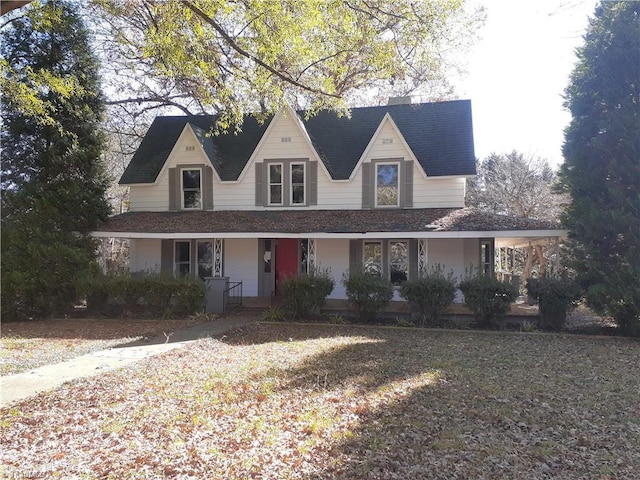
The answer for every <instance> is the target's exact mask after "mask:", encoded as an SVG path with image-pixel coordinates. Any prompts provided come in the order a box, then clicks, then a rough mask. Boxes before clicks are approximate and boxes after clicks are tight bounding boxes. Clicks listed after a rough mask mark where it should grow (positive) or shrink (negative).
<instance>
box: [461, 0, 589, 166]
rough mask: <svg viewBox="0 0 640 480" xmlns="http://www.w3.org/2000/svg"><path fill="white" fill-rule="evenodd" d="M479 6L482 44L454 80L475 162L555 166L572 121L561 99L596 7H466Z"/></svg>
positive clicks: (537, 0)
mask: <svg viewBox="0 0 640 480" xmlns="http://www.w3.org/2000/svg"><path fill="white" fill-rule="evenodd" d="M471 4H472V5H475V4H481V5H484V6H485V9H486V14H487V20H486V24H485V26H484V28H483V29H482V30H481V32H480V35H481V39H480V41H479V42H477V43H476V44H475V45H474V46H473V47H472V49H471V51H470V53H469V57H468V61H467V75H466V76H465V77H464V78H460V79H457V81H456V80H454V82H453V83H454V85H455V87H456V93H457V95H458V97H459V98H469V99H471V107H472V111H473V123H474V141H475V151H476V157H477V158H480V159H483V158H486V157H487V156H488V155H489V154H490V153H509V152H511V151H512V150H517V151H519V152H522V153H524V154H526V155H528V156H533V157H541V158H543V159H546V160H548V161H549V163H550V164H551V165H552V166H553V167H557V166H558V165H560V164H561V163H562V151H561V149H562V143H563V131H564V128H565V127H566V126H567V125H568V123H569V121H570V120H571V116H570V114H569V112H567V111H566V110H565V109H564V107H563V98H562V96H563V92H564V89H565V88H566V87H567V85H568V83H569V76H570V74H571V71H572V70H573V67H574V65H575V62H576V56H575V49H576V47H578V46H580V45H582V44H583V38H582V36H583V34H584V32H585V29H586V28H587V26H588V18H589V17H592V16H593V12H594V10H595V6H596V4H597V1H596V0H528V1H524V0H519V1H513V0H471Z"/></svg>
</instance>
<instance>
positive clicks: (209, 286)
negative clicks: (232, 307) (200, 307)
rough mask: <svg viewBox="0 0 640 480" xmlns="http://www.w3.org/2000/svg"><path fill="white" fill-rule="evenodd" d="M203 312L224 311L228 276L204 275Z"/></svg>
mask: <svg viewBox="0 0 640 480" xmlns="http://www.w3.org/2000/svg"><path fill="white" fill-rule="evenodd" d="M204 281H205V285H206V293H205V312H206V313H224V312H225V309H226V307H227V305H226V302H227V293H226V292H227V287H228V285H229V277H205V279H204Z"/></svg>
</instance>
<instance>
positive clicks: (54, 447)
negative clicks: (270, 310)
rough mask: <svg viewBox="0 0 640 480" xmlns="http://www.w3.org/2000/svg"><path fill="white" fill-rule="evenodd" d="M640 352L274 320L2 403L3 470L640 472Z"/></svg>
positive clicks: (113, 474)
mask: <svg viewBox="0 0 640 480" xmlns="http://www.w3.org/2000/svg"><path fill="white" fill-rule="evenodd" d="M639 354H640V344H639V343H638V342H637V341H633V340H630V339H624V338H602V337H582V336H570V335H549V334H524V333H496V332H472V331H465V332H461V331H451V332H448V331H439V330H421V329H398V328H367V327H353V326H330V327H328V326H320V325H302V326H301V325H286V324H260V325H255V326H251V327H247V328H244V329H239V330H237V331H235V332H233V333H228V334H227V335H225V336H223V337H222V338H221V339H219V340H216V339H204V340H200V341H198V342H196V343H194V344H192V345H190V346H188V347H185V348H183V349H179V350H176V351H173V352H170V353H168V354H165V355H162V356H160V357H155V358H152V359H149V360H146V361H144V362H141V363H139V364H137V365H136V366H134V367H130V368H127V369H123V370H120V371H116V372H112V373H108V374H104V375H101V376H99V377H94V378H93V379H85V380H80V381H76V382H73V383H69V384H66V385H64V386H63V387H62V388H60V389H58V390H56V391H54V392H52V393H49V394H45V395H39V396H37V397H35V398H33V399H31V400H27V401H23V402H20V403H18V404H15V405H14V406H12V407H10V408H6V409H2V410H1V411H0V425H1V426H2V438H3V448H2V450H1V453H0V464H1V465H3V467H2V468H4V470H0V472H1V473H0V477H1V476H2V473H4V475H6V476H8V477H11V476H12V475H19V474H20V472H26V473H29V472H31V474H37V475H41V476H42V478H57V477H56V475H58V477H59V478H88V479H93V478H96V479H97V478H100V479H108V478H113V479H123V478H136V479H137V478H140V479H142V478H149V479H161V478H182V479H187V478H224V479H244V478H252V479H254V478H255V479H294V478H295V479H309V480H311V479H313V480H320V479H330V478H343V479H353V478H362V479H365V478H366V479H369V478H371V479H373V478H380V479H409V478H411V479H420V478H424V479H427V478H429V479H468V478H474V479H476V478H485V479H523V478H536V479H538V478H549V479H551V478H553V479H585V478H592V479H614V478H615V479H632V478H637V473H638V472H639V471H640V403H639V402H638V398H640V397H639V396H640V375H638V372H639V371H640V355H639ZM11 478H12V477H11Z"/></svg>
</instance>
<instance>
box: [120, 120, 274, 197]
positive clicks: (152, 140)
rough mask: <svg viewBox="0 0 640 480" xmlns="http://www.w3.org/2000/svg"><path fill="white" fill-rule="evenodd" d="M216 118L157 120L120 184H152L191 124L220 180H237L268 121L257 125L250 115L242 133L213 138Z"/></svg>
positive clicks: (150, 128) (143, 140) (245, 121)
mask: <svg viewBox="0 0 640 480" xmlns="http://www.w3.org/2000/svg"><path fill="white" fill-rule="evenodd" d="M215 121H216V117H214V116H211V115H194V116H179V117H171V116H167V117H156V119H155V120H154V121H153V123H152V124H151V126H150V127H149V130H148V131H147V134H146V135H145V136H144V138H143V139H142V142H141V143H140V146H139V147H138V150H137V151H136V153H135V154H134V155H133V158H132V159H131V162H129V165H128V166H127V168H126V170H125V171H124V173H123V174H122V177H121V178H120V184H122V185H129V184H136V183H153V182H155V180H156V177H157V176H158V173H160V170H162V167H163V165H164V163H165V162H166V161H167V158H169V154H170V153H171V150H172V149H173V147H174V145H175V143H176V142H177V141H178V138H179V137H180V134H181V133H182V131H183V130H184V127H185V126H186V125H187V123H188V124H189V125H191V128H192V129H193V131H194V133H195V134H196V137H197V138H198V141H199V142H200V144H201V145H202V148H203V149H204V151H205V153H206V154H207V156H208V157H209V161H210V162H211V165H212V166H213V168H214V169H215V170H216V172H218V175H219V176H220V178H221V179H222V180H236V179H237V178H238V176H239V175H240V172H242V169H243V168H244V166H245V165H246V163H247V161H248V160H249V157H251V154H252V153H253V151H254V150H255V149H256V147H257V146H258V142H259V141H260V138H262V135H263V134H264V132H265V130H266V129H267V126H268V124H269V122H268V121H265V122H264V123H262V124H260V123H258V121H257V120H256V119H255V118H254V117H251V116H247V117H245V119H244V122H243V123H242V126H241V129H242V131H241V132H239V133H237V134H236V133H234V132H231V133H228V134H226V135H212V134H211V133H210V132H211V131H212V128H213V125H214V123H215Z"/></svg>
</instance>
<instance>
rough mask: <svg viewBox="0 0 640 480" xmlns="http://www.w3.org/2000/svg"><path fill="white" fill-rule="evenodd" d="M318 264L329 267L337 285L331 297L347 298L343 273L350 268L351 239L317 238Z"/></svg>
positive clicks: (321, 266)
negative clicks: (343, 283)
mask: <svg viewBox="0 0 640 480" xmlns="http://www.w3.org/2000/svg"><path fill="white" fill-rule="evenodd" d="M316 265H317V266H319V267H320V268H329V269H330V270H331V276H332V277H333V279H334V280H335V287H334V289H333V292H331V295H329V298H338V299H344V298H347V296H346V294H345V290H344V286H343V285H342V275H343V273H344V272H346V271H348V270H349V240H334V239H318V240H316Z"/></svg>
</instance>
